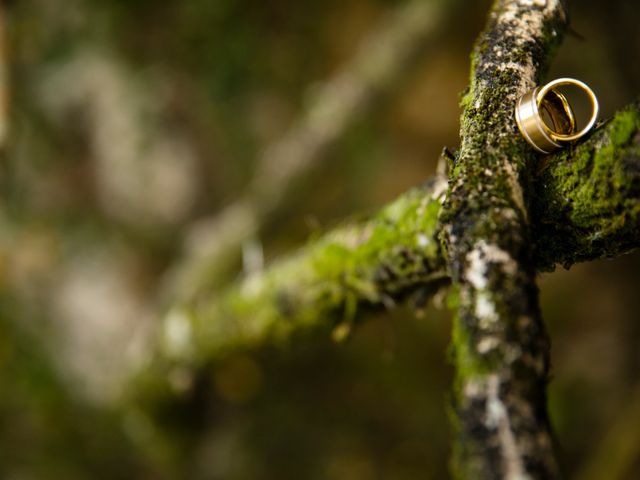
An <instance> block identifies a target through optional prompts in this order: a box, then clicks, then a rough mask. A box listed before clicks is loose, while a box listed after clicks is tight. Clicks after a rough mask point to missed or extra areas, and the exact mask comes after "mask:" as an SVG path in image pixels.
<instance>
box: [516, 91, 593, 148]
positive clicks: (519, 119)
mask: <svg viewBox="0 0 640 480" xmlns="http://www.w3.org/2000/svg"><path fill="white" fill-rule="evenodd" d="M562 85H573V86H577V87H578V88H580V89H581V90H582V91H584V92H585V93H586V94H587V96H588V97H589V101H590V103H591V117H590V118H589V121H588V122H587V124H586V125H585V126H584V127H583V128H582V129H581V130H580V131H579V132H577V133H576V131H575V130H576V124H575V118H574V115H573V110H572V109H571V106H570V105H569V102H568V101H567V99H566V97H565V96H564V95H563V94H562V93H560V92H559V91H557V90H556V88H557V87H559V86H562ZM542 111H544V112H545V113H546V114H547V115H548V117H549V119H550V121H551V123H552V124H553V129H551V128H550V127H549V125H547V123H545V121H544V119H543V117H542V114H541V113H542ZM598 111H599V106H598V99H597V98H596V96H595V94H594V93H593V91H592V90H591V89H590V88H589V87H588V86H587V85H586V84H585V83H584V82H581V81H580V80H575V79H573V78H558V79H556V80H553V81H551V82H549V83H547V84H546V85H544V86H543V87H536V88H535V89H534V90H531V91H529V92H527V93H525V94H524V95H523V96H522V97H520V98H519V99H518V101H517V102H516V108H515V116H516V123H517V124H518V128H519V129H520V133H522V136H524V138H525V139H526V140H527V142H528V143H529V144H530V145H531V146H532V147H533V148H535V149H536V150H537V151H538V152H540V153H545V154H547V153H551V152H552V151H554V150H556V149H558V148H561V147H562V146H563V143H567V142H571V141H574V140H577V139H579V138H580V137H582V136H583V135H585V134H586V133H587V132H588V131H589V130H591V128H592V127H593V125H594V124H595V122H596V119H597V117H598Z"/></svg>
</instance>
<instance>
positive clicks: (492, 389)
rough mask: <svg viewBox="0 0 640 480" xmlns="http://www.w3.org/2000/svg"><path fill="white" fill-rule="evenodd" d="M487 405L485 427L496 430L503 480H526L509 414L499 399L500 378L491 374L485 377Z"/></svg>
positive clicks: (527, 476) (526, 476)
mask: <svg viewBox="0 0 640 480" xmlns="http://www.w3.org/2000/svg"><path fill="white" fill-rule="evenodd" d="M486 391H487V403H486V417H485V425H486V426H487V428H490V429H497V433H498V441H499V445H500V451H501V457H502V462H503V468H504V477H503V478H504V479H506V480H527V479H529V478H530V477H529V475H527V474H526V472H525V469H524V464H523V461H522V455H521V452H520V449H519V448H518V444H517V442H516V438H515V435H514V433H513V431H512V430H511V422H510V420H509V412H508V410H507V407H506V406H505V404H504V402H503V401H502V399H501V398H500V377H499V376H498V375H497V374H492V375H489V376H488V377H487V390H486Z"/></svg>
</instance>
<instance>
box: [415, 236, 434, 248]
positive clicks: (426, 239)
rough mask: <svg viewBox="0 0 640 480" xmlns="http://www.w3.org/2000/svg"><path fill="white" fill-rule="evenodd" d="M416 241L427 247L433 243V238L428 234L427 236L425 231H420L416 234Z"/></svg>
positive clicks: (420, 245) (419, 244)
mask: <svg viewBox="0 0 640 480" xmlns="http://www.w3.org/2000/svg"><path fill="white" fill-rule="evenodd" d="M416 243H417V244H418V246H419V247H422V248H425V247H428V246H429V245H430V244H431V239H430V238H429V237H428V236H426V235H425V234H424V233H419V234H418V235H417V236H416Z"/></svg>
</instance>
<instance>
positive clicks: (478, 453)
mask: <svg viewBox="0 0 640 480" xmlns="http://www.w3.org/2000/svg"><path fill="white" fill-rule="evenodd" d="M565 20H566V12H565V10H564V7H563V5H562V4H561V3H560V2H559V1H558V0H549V1H531V0H498V1H496V2H495V3H494V5H493V8H492V10H491V12H490V14H489V21H488V25H487V27H486V30H485V31H484V32H483V33H482V34H481V35H480V37H479V39H478V41H477V44H476V47H475V50H474V52H473V54H472V66H471V67H472V71H471V84H470V87H469V90H468V92H467V94H466V95H465V97H464V99H463V114H462V121H461V130H460V136H461V147H460V154H459V156H458V158H457V161H456V163H455V166H454V168H453V169H452V173H451V176H450V179H449V184H450V190H449V193H448V197H447V200H446V202H445V205H444V209H443V217H442V220H443V225H444V228H443V239H444V241H445V243H446V251H447V256H448V266H449V271H450V274H451V276H452V279H453V282H454V286H455V288H456V290H457V292H458V308H457V314H456V316H455V318H454V326H453V354H454V364H455V366H456V369H457V371H456V385H455V408H454V413H453V417H454V423H455V425H456V427H457V431H458V441H457V444H456V446H455V448H454V471H455V473H456V475H457V476H459V477H460V478H469V479H497V478H503V479H514V480H515V479H522V478H541V479H542V478H544V479H552V478H557V477H558V476H559V471H558V466H557V464H556V461H555V458H554V455H553V448H552V439H551V433H550V428H549V422H548V417H547V411H546V398H545V394H546V384H547V375H548V371H549V342H548V339H547V335H546V332H545V329H544V325H543V323H542V319H541V315H540V310H539V306H538V290H537V287H536V284H535V268H534V264H533V251H532V247H531V244H532V242H531V238H532V237H531V230H530V226H529V217H530V216H529V213H528V206H527V192H526V185H527V177H528V175H529V169H530V166H531V165H533V162H535V160H536V155H535V153H534V151H533V149H531V147H530V146H529V145H528V144H527V143H526V142H525V140H524V139H523V137H522V135H520V134H519V133H518V130H517V126H516V123H515V118H514V105H515V103H516V100H517V99H518V97H519V96H521V95H523V94H524V93H526V92H527V91H528V90H530V89H533V88H534V87H535V85H537V84H539V83H540V81H541V79H542V75H543V73H544V71H545V69H546V66H547V64H548V62H549V58H550V56H551V53H552V51H553V50H554V49H555V47H556V46H557V45H558V43H559V41H560V38H561V36H562V32H563V31H564V29H565V26H566V22H565Z"/></svg>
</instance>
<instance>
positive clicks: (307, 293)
mask: <svg viewBox="0 0 640 480" xmlns="http://www.w3.org/2000/svg"><path fill="white" fill-rule="evenodd" d="M639 151H640V105H639V104H638V103H634V104H632V105H630V106H629V107H627V108H626V109H624V110H623V111H621V112H620V113H618V114H617V115H616V116H615V117H614V118H613V119H612V120H611V121H609V122H607V123H606V124H605V125H603V126H601V127H600V128H599V129H598V130H597V131H596V132H595V133H594V134H593V135H592V136H591V137H590V138H589V139H587V140H586V141H583V142H582V143H581V144H580V145H579V146H577V147H575V148H571V149H567V150H566V151H563V152H560V153H557V154H555V155H553V156H549V157H546V158H545V159H542V160H541V163H540V165H541V168H540V170H539V172H538V174H537V176H536V177H535V179H534V182H533V184H534V190H533V194H532V197H533V198H534V199H535V203H534V208H533V209H532V212H533V214H532V226H531V228H532V231H533V235H532V236H533V237H534V238H536V239H539V240H538V241H537V245H538V247H539V248H538V249H537V250H536V254H535V259H536V267H537V268H538V269H548V268H549V267H550V266H553V265H555V264H556V263H562V264H565V265H568V264H571V263H573V262H574V261H577V260H591V259H595V258H601V257H605V256H614V255H618V254H621V253H624V252H625V251H627V250H629V249H631V248H636V247H638V246H640V208H639V205H640V188H639V181H640V180H639V178H640V177H639V175H640V155H639V153H638V152H639ZM585 152H589V154H590V158H591V159H592V160H593V161H594V162H595V163H596V164H598V165H599V167H598V168H590V167H589V163H588V162H585V161H584V155H585ZM581 159H582V160H581ZM589 172H590V173H589ZM597 172H600V173H597ZM616 172H617V173H616ZM614 173H616V174H615V176H613V175H614ZM594 175H599V176H597V177H596V176H594ZM607 176H608V177H607ZM605 177H607V178H610V179H613V178H615V181H613V180H610V181H609V183H605V182H603V181H602V180H603V179H604V178H605ZM594 185H595V186H600V187H602V186H603V185H608V186H607V187H606V189H605V190H603V194H602V195H601V197H600V198H595V197H593V199H592V198H591V197H592V195H591V194H589V195H587V196H585V195H584V193H581V192H585V191H586V190H588V189H590V188H592V187H593V186H594ZM445 189H446V180H445V179H444V178H443V177H434V178H433V179H431V180H430V181H428V182H426V183H425V184H424V185H422V186H420V187H417V188H415V189H413V190H410V191H409V192H407V193H405V194H404V195H402V196H401V197H400V198H398V199H397V200H395V201H394V202H392V203H390V204H389V205H388V206H386V207H385V208H383V209H382V210H381V211H380V212H379V213H378V214H376V215H374V216H372V217H371V218H369V219H366V220H363V221H360V222H356V223H352V224H345V225H343V226H341V227H339V228H338V229H337V230H335V231H331V232H328V233H327V234H325V235H324V236H322V237H320V238H317V239H314V240H312V241H311V242H310V243H309V244H308V245H307V246H306V247H304V248H302V249H301V250H299V251H298V252H297V253H295V254H293V255H292V256H290V257H287V258H284V259H282V260H280V261H278V262H276V263H275V264H273V265H272V266H270V267H269V268H268V269H267V270H265V271H264V272H262V273H258V274H255V275H254V276H251V277H248V278H245V279H244V280H242V281H241V282H240V283H238V284H237V285H236V286H234V287H232V288H230V289H229V290H227V291H226V292H224V293H221V294H220V295H219V296H216V297H215V298H211V299H210V300H209V301H207V302H205V303H199V304H193V303H192V304H189V305H187V306H182V307H175V308H174V309H172V310H171V311H170V312H169V313H168V314H167V316H166V318H165V321H164V324H163V325H164V326H163V328H162V332H161V335H160V337H159V340H160V341H159V344H158V345H157V350H156V352H155V357H154V358H153V361H152V367H151V371H150V373H151V374H150V375H148V378H150V377H154V378H153V383H155V384H165V387H166V388H173V387H172V386H171V383H172V380H171V379H172V378H174V379H175V378H184V376H183V375H182V374H184V373H185V372H191V373H190V375H192V374H193V372H194V369H195V368H197V366H198V365H201V364H203V363H207V362H209V361H211V360H213V359H215V358H219V357H220V356H222V355H224V354H225V353H227V352H230V351H233V350H234V349H237V348H242V347H250V346H259V345H263V344H266V343H269V341H275V340H278V339H279V340H281V341H282V340H284V341H286V340H287V338H288V337H289V335H290V334H292V333H294V332H295V331H297V330H301V329H304V328H314V327H320V328H329V329H331V328H333V329H334V330H333V331H334V333H335V335H337V336H338V337H339V336H341V335H343V334H344V333H346V332H348V329H349V327H350V325H351V322H352V320H354V317H355V316H356V313H357V312H358V311H360V310H361V309H362V308H364V307H365V306H368V307H373V308H375V307H380V308H387V307H388V306H390V305H392V304H394V303H396V302H397V301H399V300H401V299H402V298H404V297H406V296H407V295H410V294H417V297H416V299H417V301H418V302H421V301H425V300H426V298H428V297H429V295H430V294H431V293H433V292H435V291H437V290H438V289H439V288H440V287H442V286H443V285H448V284H449V277H448V274H447V272H446V263H445V260H444V256H443V253H442V250H441V246H440V244H439V243H438V242H437V241H436V238H437V237H438V234H439V230H438V229H439V225H438V221H437V220H438V217H439V215H440V212H441V209H442V206H441V202H442V200H443V194H444V191H445ZM579 197H583V199H584V201H583V202H582V203H580V202H578V201H577V200H576V199H577V198H579ZM588 197H589V198H588ZM596 200H597V201H598V205H599V206H598V208H597V209H594V210H592V209H591V208H590V206H591V205H592V203H593V202H594V201H596ZM593 205H595V203H593ZM596 212H597V214H596ZM594 232H603V233H600V234H599V235H596V234H594ZM578 245H579V246H581V247H580V249H578V248H577V246H578ZM578 251H580V252H581V253H580V255H579V256H577V255H576V252H578ZM175 372H179V373H180V375H174V373H175ZM181 386H184V384H182V383H181V382H177V383H176V382H174V387H177V388H178V390H180V387H181ZM152 395H153V394H152Z"/></svg>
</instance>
